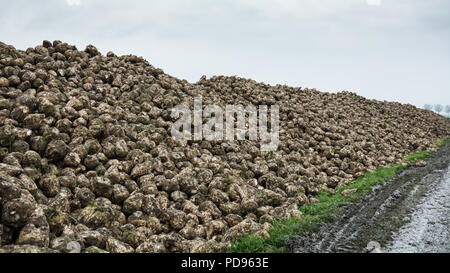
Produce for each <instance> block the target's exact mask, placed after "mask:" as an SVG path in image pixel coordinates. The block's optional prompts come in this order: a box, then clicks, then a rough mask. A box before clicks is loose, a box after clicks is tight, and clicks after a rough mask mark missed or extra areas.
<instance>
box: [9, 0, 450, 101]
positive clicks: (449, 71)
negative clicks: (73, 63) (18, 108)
mask: <svg viewBox="0 0 450 273" xmlns="http://www.w3.org/2000/svg"><path fill="white" fill-rule="evenodd" d="M0 6H1V15H0V41H2V42H5V43H7V44H12V45H14V46H15V47H16V48H18V49H26V48H28V47H34V46H36V45H38V44H41V43H42V40H45V39H46V40H51V41H53V40H62V41H64V42H68V43H70V44H74V45H76V46H77V47H78V49H84V48H85V46H86V45H87V44H93V45H95V46H96V47H97V48H98V49H99V50H100V51H101V52H102V53H104V54H106V52H108V51H113V52H114V53H116V54H119V55H122V54H135V55H139V56H143V57H144V58H146V59H147V60H148V61H149V62H150V63H152V64H153V65H154V66H156V67H160V68H162V69H163V70H164V71H165V72H166V73H168V74H171V75H172V76H175V77H178V78H181V79H186V80H188V81H190V82H196V81H197V80H199V78H200V77H201V76H202V75H207V76H208V77H210V76H213V75H237V76H240V77H246V78H252V79H255V80H257V81H263V82H266V83H270V84H277V83H280V84H288V85H291V86H301V87H309V88H316V89H318V90H320V91H328V92H338V91H341V90H349V91H353V92H356V93H358V94H360V95H362V96H365V97H368V98H375V99H378V100H388V101H399V102H403V103H411V104H415V105H417V106H420V107H422V106H423V105H424V104H425V103H429V104H436V103H441V104H450V1H448V0H164V1H163V0H160V1H153V0H142V1H137V0H136V1H134V0H127V1H118V0H49V1H22V0H14V1H11V0H7V1H6V0H0Z"/></svg>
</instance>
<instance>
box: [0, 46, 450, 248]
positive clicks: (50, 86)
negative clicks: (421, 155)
mask: <svg viewBox="0 0 450 273" xmlns="http://www.w3.org/2000/svg"><path fill="white" fill-rule="evenodd" d="M195 97H201V98H202V103H203V105H204V106H205V107H207V106H208V105H216V106H219V107H220V108H222V110H225V108H226V105H243V106H247V105H255V106H260V105H266V106H267V107H268V108H270V107H271V106H275V105H277V106H279V126H278V134H279V141H278V142H279V143H278V146H277V147H276V149H275V150H271V151H264V150H263V149H261V144H262V143H261V142H260V141H254V140H251V139H249V138H248V137H246V138H245V139H244V140H234V141H230V140H227V139H226V138H225V137H224V138H223V139H221V140H220V139H219V140H217V139H214V140H207V139H204V138H202V139H200V140H195V139H191V140H175V139H174V138H172V135H171V128H172V125H173V124H174V122H176V118H174V117H172V115H171V111H170V110H171V109H173V108H174V107H176V106H177V105H185V106H186V107H187V108H188V109H194V105H193V104H194V98H195ZM269 112H270V111H269ZM449 136H450V120H449V119H447V118H444V117H441V116H439V115H437V114H434V113H432V112H431V111H426V110H421V109H417V108H416V107H414V106H412V105H404V104H399V103H392V102H379V101H375V100H367V99H365V98H363V97H360V96H358V95H356V94H354V93H350V92H340V93H337V94H330V93H322V92H318V91H316V90H314V89H302V88H293V87H288V86H284V85H276V86H271V85H267V84H264V83H258V82H255V81H253V80H248V79H242V78H237V77H223V76H217V77H212V78H210V79H207V78H206V77H202V78H201V79H200V80H199V81H198V82H197V83H189V82H187V81H185V80H179V79H176V78H174V77H171V76H169V75H167V74H165V73H164V72H163V70H161V69H159V68H155V67H153V66H152V65H151V64H149V63H148V62H147V61H145V60H144V59H142V58H140V57H136V56H133V55H127V56H121V57H119V56H116V55H115V54H114V53H112V52H108V53H107V54H106V56H105V55H102V54H100V52H99V51H98V50H97V49H96V48H95V47H94V46H91V45H89V46H87V47H86V49H84V50H78V49H77V48H76V47H75V46H72V45H68V44H67V43H63V42H61V41H54V42H49V41H44V42H43V44H42V45H39V46H36V47H34V48H29V49H27V50H26V51H20V50H16V49H15V48H14V47H12V46H9V45H6V44H3V43H0V209H1V211H0V212H1V214H0V217H1V218H0V238H1V240H0V252H72V251H74V248H73V246H76V251H77V252H78V251H80V252H87V253H98V252H112V253H119V252H120V253H130V252H216V251H225V250H226V249H227V247H228V246H229V245H230V244H231V242H232V241H233V240H235V239H238V238H240V237H241V236H242V234H243V233H254V234H256V235H258V236H268V232H267V231H268V229H269V228H270V226H271V224H272V223H273V221H274V220H276V219H279V218H287V217H301V213H300V212H299V210H298V207H299V206H301V205H302V204H306V203H309V202H314V201H315V200H316V199H315V196H316V195H317V194H318V193H319V192H320V191H328V192H331V193H332V192H334V191H335V190H336V189H337V188H338V187H340V186H342V185H347V184H349V183H352V182H353V181H354V180H355V179H356V178H357V177H360V176H362V175H363V174H364V173H365V172H368V171H371V170H374V169H375V168H377V167H379V166H386V165H391V164H394V163H402V162H403V158H404V156H405V155H407V154H409V153H412V152H418V151H422V150H424V149H428V150H433V149H435V148H434V142H435V141H436V140H438V139H442V138H448V137H449Z"/></svg>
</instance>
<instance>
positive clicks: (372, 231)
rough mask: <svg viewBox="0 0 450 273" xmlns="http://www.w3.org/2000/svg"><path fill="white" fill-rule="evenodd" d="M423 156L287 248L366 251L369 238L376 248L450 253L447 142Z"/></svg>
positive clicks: (389, 250)
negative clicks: (419, 162)
mask: <svg viewBox="0 0 450 273" xmlns="http://www.w3.org/2000/svg"><path fill="white" fill-rule="evenodd" d="M426 161H427V163H428V164H427V166H426V167H422V168H420V167H412V168H409V169H407V170H405V171H403V172H402V173H401V174H399V175H398V176H397V177H395V178H393V179H391V180H390V181H388V182H386V183H384V184H383V185H380V186H377V187H375V188H374V189H373V190H372V192H371V193H370V194H368V195H367V196H366V197H364V198H363V199H362V200H361V201H359V202H356V203H354V204H352V205H349V206H346V207H344V208H343V209H342V211H341V213H340V214H339V215H338V216H336V217H334V219H333V220H332V221H331V222H330V223H328V224H324V225H323V226H322V227H321V228H320V229H319V230H318V231H317V232H315V233H309V234H303V235H301V236H295V237H293V238H291V239H290V240H289V241H288V242H287V245H286V246H287V248H288V249H289V250H291V251H293V252H368V248H367V245H368V244H369V242H372V243H371V244H370V245H374V246H375V247H374V248H370V247H369V248H370V249H371V250H374V251H375V252H410V253H416V252H421V253H423V252H445V253H450V144H447V145H446V146H445V147H443V148H441V149H440V150H439V151H438V152H436V153H434V154H432V156H431V157H430V158H428V159H427V160H426ZM374 242H375V243H374ZM378 244H379V245H380V247H379V248H378V247H377V245H378Z"/></svg>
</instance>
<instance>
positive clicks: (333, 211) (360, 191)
mask: <svg viewBox="0 0 450 273" xmlns="http://www.w3.org/2000/svg"><path fill="white" fill-rule="evenodd" d="M448 143H450V138H447V139H441V140H439V141H437V142H436V147H437V148H441V147H443V146H445V145H447V144H448ZM430 154H431V152H430V151H428V150H424V151H422V152H419V153H413V154H409V155H408V156H406V157H405V161H406V162H408V163H406V164H394V165H391V166H387V167H380V168H378V169H376V170H375V171H372V172H368V173H366V174H365V175H364V176H363V177H360V178H358V179H356V180H355V181H354V183H353V184H350V185H347V186H343V187H340V188H339V189H338V190H337V191H336V193H335V194H330V193H329V192H321V193H320V194H319V195H318V196H317V202H316V203H310V204H305V205H303V206H301V207H300V208H299V210H300V211H301V213H302V217H290V218H288V219H280V220H277V221H275V222H274V224H273V226H272V227H271V228H270V230H269V231H268V233H269V236H268V237H265V238H263V237H259V236H256V235H254V234H245V235H243V236H242V238H241V239H239V240H235V241H234V242H233V243H232V245H231V246H230V248H229V249H228V251H227V252H228V253H283V252H288V251H287V249H286V247H285V244H286V242H287V241H288V240H289V239H290V238H291V237H292V236H295V235H301V234H303V233H305V232H314V231H316V230H318V229H319V227H320V226H321V225H322V224H324V223H326V222H327V221H330V220H331V219H332V217H333V216H335V215H338V214H339V212H340V209H341V207H343V206H345V205H349V204H351V203H354V202H356V201H358V200H360V199H361V198H362V197H363V196H365V195H367V194H368V193H370V191H371V190H372V187H373V186H375V185H379V184H382V183H384V182H387V181H388V180H389V179H391V178H393V177H394V176H396V175H398V174H399V173H400V172H401V171H402V170H405V169H407V168H409V167H411V166H419V167H420V166H423V164H426V163H424V161H423V160H422V159H425V158H427V157H428V156H430Z"/></svg>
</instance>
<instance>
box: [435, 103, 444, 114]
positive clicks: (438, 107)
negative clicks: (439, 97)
mask: <svg viewBox="0 0 450 273" xmlns="http://www.w3.org/2000/svg"><path fill="white" fill-rule="evenodd" d="M434 110H435V111H436V112H438V113H440V112H442V105H441V104H436V105H435V106H434Z"/></svg>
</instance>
